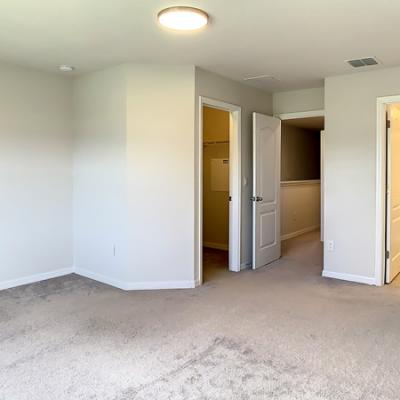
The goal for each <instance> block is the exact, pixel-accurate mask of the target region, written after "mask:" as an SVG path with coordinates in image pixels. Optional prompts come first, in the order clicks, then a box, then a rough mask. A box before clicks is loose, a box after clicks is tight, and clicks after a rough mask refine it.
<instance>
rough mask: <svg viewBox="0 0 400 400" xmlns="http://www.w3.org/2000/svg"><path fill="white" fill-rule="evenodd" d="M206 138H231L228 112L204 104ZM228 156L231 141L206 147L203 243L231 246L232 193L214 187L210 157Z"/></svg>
mask: <svg viewBox="0 0 400 400" xmlns="http://www.w3.org/2000/svg"><path fill="white" fill-rule="evenodd" d="M203 140H204V141H214V140H217V141H227V140H229V113H228V112H226V111H221V110H217V109H215V108H210V107H203ZM213 158H225V159H229V143H218V144H208V145H205V146H204V147H203V244H204V245H205V246H206V247H207V246H208V247H214V248H220V249H226V250H228V248H229V192H225V191H223V192H222V191H213V190H211V160H212V159H213Z"/></svg>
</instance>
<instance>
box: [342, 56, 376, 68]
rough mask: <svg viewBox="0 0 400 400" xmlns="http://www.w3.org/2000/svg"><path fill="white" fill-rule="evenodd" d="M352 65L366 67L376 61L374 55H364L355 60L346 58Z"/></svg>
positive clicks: (374, 63)
mask: <svg viewBox="0 0 400 400" xmlns="http://www.w3.org/2000/svg"><path fill="white" fill-rule="evenodd" d="M346 62H348V63H349V64H350V65H351V66H352V67H354V68H360V67H368V66H370V65H377V64H378V61H377V59H376V58H375V57H366V58H359V59H356V60H347V61H346Z"/></svg>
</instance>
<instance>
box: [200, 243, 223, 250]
mask: <svg viewBox="0 0 400 400" xmlns="http://www.w3.org/2000/svg"><path fill="white" fill-rule="evenodd" d="M203 247H208V248H210V249H216V250H229V245H228V244H226V243H213V242H203Z"/></svg>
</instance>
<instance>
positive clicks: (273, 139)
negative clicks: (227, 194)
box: [252, 113, 281, 269]
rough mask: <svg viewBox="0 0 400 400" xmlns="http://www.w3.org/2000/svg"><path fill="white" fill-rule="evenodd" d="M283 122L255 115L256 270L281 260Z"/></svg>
mask: <svg viewBox="0 0 400 400" xmlns="http://www.w3.org/2000/svg"><path fill="white" fill-rule="evenodd" d="M280 181H281V121H280V120H279V119H277V118H273V117H269V116H267V115H263V114H258V113H253V197H252V201H253V263H252V266H253V269H256V268H259V267H262V266H263V265H266V264H268V263H270V262H272V261H275V260H276V259H278V258H279V257H280V256H281V239H280V203H279V197H280Z"/></svg>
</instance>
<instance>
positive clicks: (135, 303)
mask: <svg viewBox="0 0 400 400" xmlns="http://www.w3.org/2000/svg"><path fill="white" fill-rule="evenodd" d="M205 259H206V261H207V264H208V266H207V270H206V271H205V277H206V284H205V285H204V286H203V287H201V288H198V289H193V290H177V291H153V292H123V291H120V290H118V289H114V288H111V287H107V286H105V285H102V284H99V283H96V282H94V281H91V280H88V279H84V278H81V277H78V276H75V275H71V276H68V277H64V278H58V279H53V280H49V281H46V282H42V283H39V284H34V285H28V286H25V287H21V288H16V289H10V290H6V291H2V292H0V399H1V400H47V399H51V400H64V399H68V400H74V399H105V400H129V399H135V400H153V399H157V400H167V399H168V400H169V399H173V400H175V399H177V400H186V399H204V400H205V399H227V400H228V399H251V400H258V399H280V400H281V399H282V400H283V399H285V400H293V399H295V400H297V399H302V400H308V399H310V400H311V399H313V400H314V399H335V400H337V399H345V400H353V399H357V400H358V399H359V400H361V399H362V400H384V399H399V398H400V350H399V347H400V346H399V345H400V288H399V287H398V285H397V284H395V285H391V286H387V287H384V288H376V287H368V286H363V285H358V284H351V283H345V282H340V281H335V280H328V279H323V278H321V277H320V272H321V246H320V243H319V241H318V237H317V235H316V234H315V233H312V234H308V235H304V236H302V237H300V238H297V239H293V240H290V241H287V242H285V244H284V257H283V258H282V259H281V260H279V261H278V262H276V263H274V264H273V265H272V266H271V267H270V268H263V269H261V270H258V271H256V272H253V271H245V272H242V273H240V274H235V273H229V272H227V271H226V269H225V268H224V263H226V255H225V254H224V253H221V252H220V253H218V252H214V253H213V252H212V251H211V252H210V251H208V252H206V255H205Z"/></svg>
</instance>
